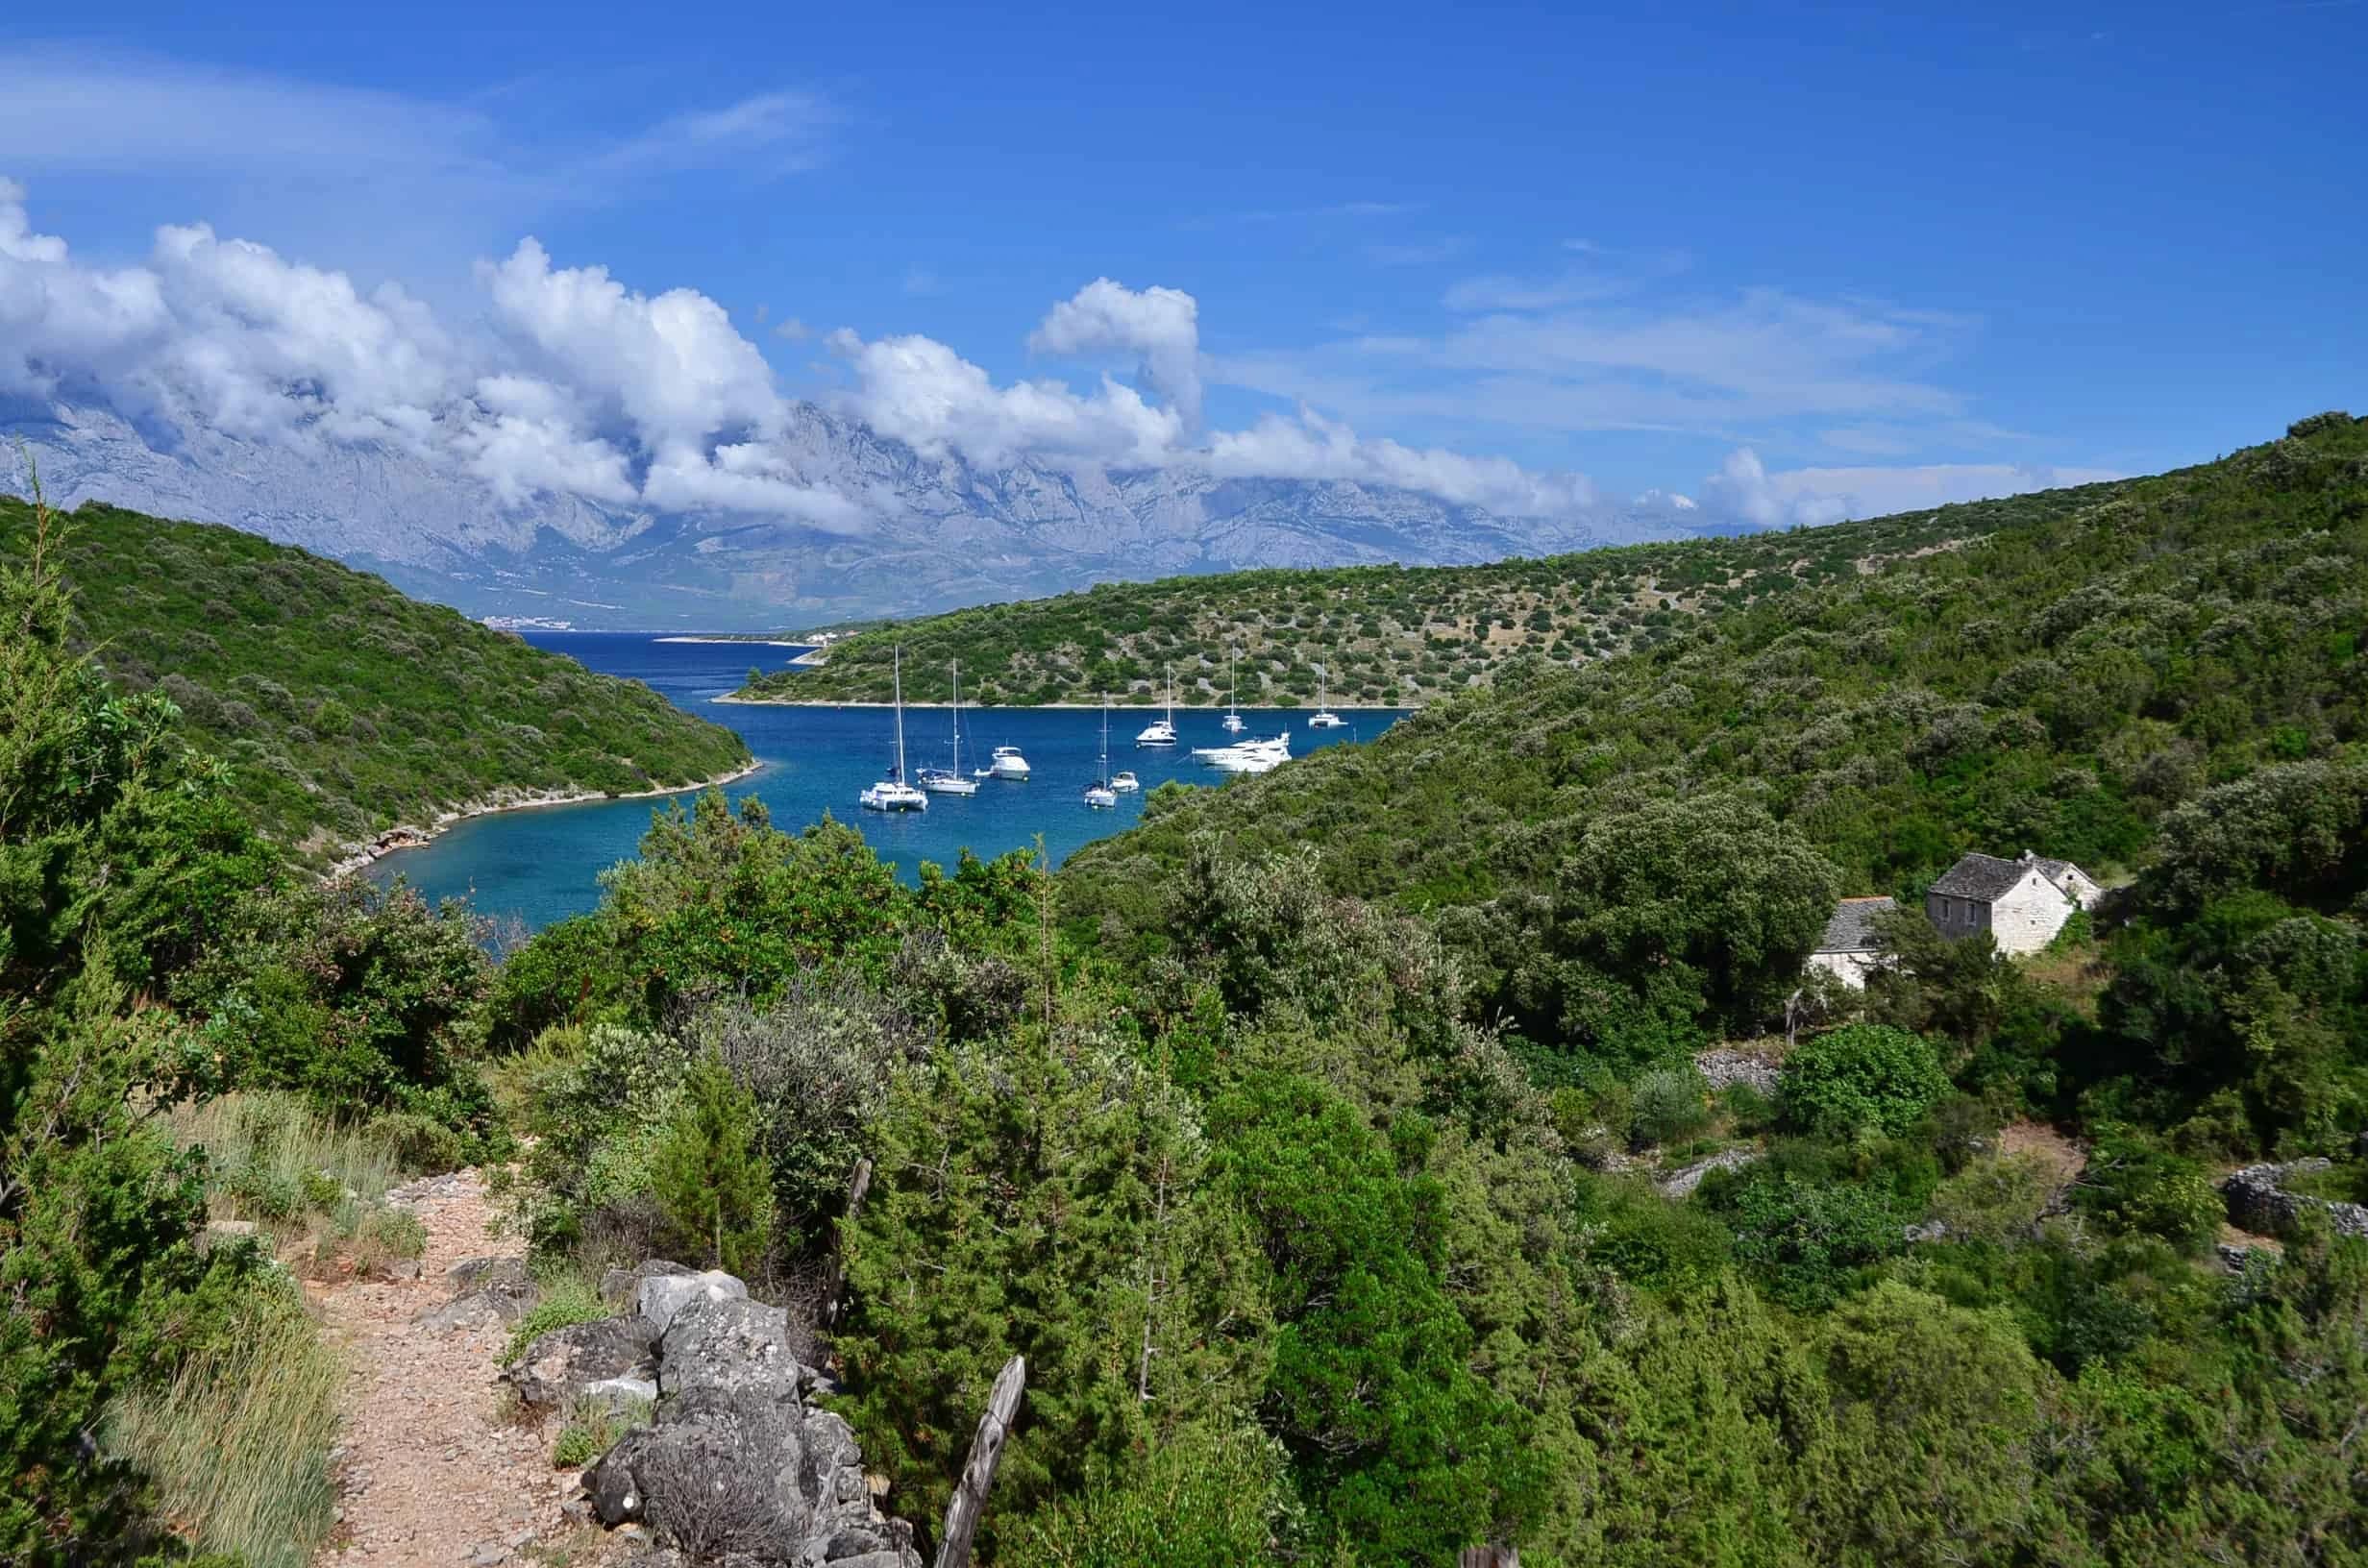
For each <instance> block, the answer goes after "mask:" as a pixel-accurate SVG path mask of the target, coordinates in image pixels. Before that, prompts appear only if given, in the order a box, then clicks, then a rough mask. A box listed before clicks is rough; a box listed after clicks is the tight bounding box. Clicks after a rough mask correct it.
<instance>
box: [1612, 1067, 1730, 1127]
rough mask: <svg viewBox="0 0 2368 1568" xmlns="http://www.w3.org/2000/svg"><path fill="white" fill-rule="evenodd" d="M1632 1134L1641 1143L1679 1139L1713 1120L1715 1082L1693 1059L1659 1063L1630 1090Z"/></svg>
mask: <svg viewBox="0 0 2368 1568" xmlns="http://www.w3.org/2000/svg"><path fill="white" fill-rule="evenodd" d="M1629 1104H1630V1106H1631V1107H1632V1108H1633V1118H1634V1119H1633V1120H1632V1121H1631V1123H1630V1131H1631V1134H1632V1136H1634V1138H1635V1139H1636V1140H1637V1141H1638V1142H1640V1143H1675V1142H1678V1141H1680V1140H1682V1139H1688V1138H1690V1137H1692V1136H1693V1135H1694V1134H1696V1133H1698V1132H1700V1131H1701V1130H1702V1129H1703V1128H1705V1127H1707V1126H1709V1125H1710V1124H1711V1086H1710V1084H1709V1083H1708V1081H1706V1080H1705V1079H1704V1078H1703V1076H1702V1073H1701V1071H1700V1069H1698V1068H1696V1067H1695V1066H1693V1065H1692V1064H1691V1063H1688V1064H1687V1065H1686V1066H1682V1067H1655V1068H1654V1069H1653V1070H1652V1071H1650V1072H1647V1073H1645V1074H1643V1075H1642V1076H1640V1078H1638V1079H1637V1081H1636V1083H1635V1084H1634V1085H1633V1086H1631V1088H1630V1090H1629Z"/></svg>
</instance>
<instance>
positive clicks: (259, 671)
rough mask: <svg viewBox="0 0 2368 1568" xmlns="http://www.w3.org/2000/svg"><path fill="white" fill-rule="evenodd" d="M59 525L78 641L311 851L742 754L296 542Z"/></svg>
mask: <svg viewBox="0 0 2368 1568" xmlns="http://www.w3.org/2000/svg"><path fill="white" fill-rule="evenodd" d="M64 524H65V533H64V551H65V555H64V569H65V571H66V572H67V574H68V575H69V576H71V577H72V579H73V580H74V582H75V584H76V587H77V589H78V598H77V600H76V602H75V614H76V635H77V639H78V642H79V643H80V645H81V646H83V647H86V648H89V649H93V650H94V651H95V652H96V654H97V657H98V660H99V663H100V664H101V666H102V667H103V668H104V669H105V671H106V673H107V674H108V675H109V676H110V677H111V679H112V680H113V681H114V682H115V683H116V685H117V686H118V687H120V688H122V689H124V690H127V691H133V692H138V691H146V690H149V689H151V688H154V689H155V690H157V691H160V692H161V693H163V694H164V695H165V696H166V697H168V698H171V699H172V700H173V702H174V703H175V704H176V705H178V706H179V708H180V709H181V721H180V722H181V727H182V729H183V731H184V733H185V735H186V736H187V738H188V739H189V740H190V741H192V742H193V743H195V745H196V746H197V747H199V748H200V749H202V750H204V751H207V752H210V753H212V754H213V755H215V756H218V757H220V758H221V759H223V760H224V762H225V763H226V764H227V765H228V766H229V768H230V769H231V772H232V774H233V788H234V794H235V795H236V796H237V797H238V798H239V800H240V801H241V802H242V803H243V804H244V806H245V807H246V809H247V811H248V812H249V814H250V815H251V817H252V818H253V820H254V821H255V822H256V823H257V825H258V826H259V827H260V828H261V829H262V831H263V832H264V833H265V834H266V835H267V836H268V837H269V838H271V839H272V840H273V841H275V842H277V843H279V844H281V845H286V846H288V847H289V848H291V849H293V850H294V851H295V852H297V853H298V854H299V855H301V856H303V857H304V858H306V859H307V860H308V861H310V862H312V863H315V864H320V863H324V862H326V861H327V860H329V859H331V858H333V856H334V855H335V854H336V853H337V852H338V850H339V848H340V846H343V845H353V844H356V843H358V842H365V841H367V840H369V839H371V838H372V837H374V836H375V835H377V834H378V833H380V832H382V831H383V830H385V829H386V828H388V827H391V826H393V825H395V824H397V823H404V822H408V823H413V824H419V825H425V824H427V823H430V822H432V821H433V820H434V819H435V817H436V815H437V814H438V813H440V812H445V811H451V810H455V809H457V808H460V807H462V806H465V805H468V804H470V803H472V802H481V801H484V800H486V799H488V798H489V797H492V796H495V795H496V794H497V792H501V793H504V794H509V793H519V792H537V793H553V792H555V793H576V792H600V793H604V794H626V793H629V792H632V791H637V790H647V789H651V788H654V787H659V786H668V785H680V784H691V783H697V782H699V781H701V780H704V779H709V778H715V777H718V776H721V775H723V774H725V773H728V772H731V771H732V770H734V769H736V768H738V767H741V766H742V765H744V764H745V763H746V762H747V761H748V748H747V747H745V746H744V745H743V744H742V743H741V741H740V739H739V737H738V736H736V735H734V734H732V733H731V732H730V731H729V730H727V729H724V728H722V727H720V726H718V725H715V724H710V723H705V722H703V721H702V720H699V719H694V718H692V717H690V716H689V715H687V714H684V713H683V712H681V711H680V710H679V709H678V708H676V707H675V706H674V705H673V704H671V703H669V702H667V701H666V700H665V699H664V698H661V697H659V696H658V695H657V694H656V693H654V692H652V691H651V690H650V689H649V688H648V687H646V686H643V685H640V684H639V683H638V682H634V681H626V680H618V679H615V678H613V677H611V676H606V675H595V674H590V673H588V672H587V671H585V670H584V669H583V668H582V667H581V666H580V665H579V664H577V663H576V662H575V661H574V660H572V659H566V658H561V657H559V656H557V655H555V654H551V653H546V652H543V651H541V650H540V649H534V648H530V647H529V646H528V645H527V644H526V643H524V642H522V641H521V640H519V639H518V638H516V637H514V636H510V635H508V634H506V633H503V632H497V631H493V630H490V629H488V628H486V627H484V626H481V625H478V624H477V623H475V622H473V621H470V620H467V619H466V618H464V617H462V616H461V615H459V614H458V613H457V612H456V611H453V610H449V609H445V608H443V607H442V606H440V605H434V604H426V603H422V602H420V601H419V600H412V599H407V598H406V597H405V596H404V595H402V594H401V593H398V592H397V591H396V590H395V589H393V588H391V587H389V586H388V585H387V584H386V583H385V582H384V581H382V579H380V578H378V577H375V576H365V575H363V574H361V573H358V572H354V571H350V570H348V569H347V568H345V567H342V566H339V565H337V564H336V563H335V562H333V561H328V560H324V559H322V558H321V557H319V556H317V555H312V554H308V553H307V552H306V551H301V550H292V549H289V548H287V547H285V546H282V545H275V544H272V543H271V542H270V541H268V540H265V539H260V538H258V537H257V536H255V535H253V534H250V533H242V532H239V531H238V530H236V529H234V528H225V527H211V526H209V525H204V524H194V523H170V522H165V521H162V520H160V519H158V518H153V517H146V516H143V515H141V514H139V513H137V512H128V511H120V510H117V509H115V508H112V507H108V506H101V505H97V504H95V503H94V504H90V505H86V506H84V507H82V508H81V509H80V510H78V511H76V512H74V513H73V514H72V515H71V516H70V517H68V518H66V519H65V520H64ZM31 527H32V508H31V507H30V506H29V505H27V504H26V503H25V502H19V501H15V500H12V499H8V498H0V551H5V552H6V553H7V554H8V555H9V556H10V557H11V558H21V557H22V555H23V552H24V551H25V550H26V548H27V545H28V542H29V540H30V537H31Z"/></svg>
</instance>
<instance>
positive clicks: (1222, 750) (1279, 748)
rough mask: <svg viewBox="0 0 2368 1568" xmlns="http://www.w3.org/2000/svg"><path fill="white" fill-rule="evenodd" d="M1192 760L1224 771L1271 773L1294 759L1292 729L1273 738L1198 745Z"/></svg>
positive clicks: (1206, 766)
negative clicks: (1292, 756)
mask: <svg viewBox="0 0 2368 1568" xmlns="http://www.w3.org/2000/svg"><path fill="white" fill-rule="evenodd" d="M1193 760H1194V761H1196V762H1197V763H1199V764H1200V765H1201V766H1202V767H1204V768H1214V769H1216V770H1217V771H1218V772H1223V773H1263V772H1270V771H1272V770H1273V769H1276V768H1280V767H1281V766H1282V765H1283V764H1284V763H1286V762H1289V761H1290V760H1291V732H1290V731H1289V730H1285V731H1284V732H1283V733H1282V734H1280V735H1277V736H1275V737H1274V738H1273V739H1271V740H1265V741H1236V742H1235V743H1234V744H1233V745H1231V746H1204V747H1196V749H1195V750H1194V751H1193Z"/></svg>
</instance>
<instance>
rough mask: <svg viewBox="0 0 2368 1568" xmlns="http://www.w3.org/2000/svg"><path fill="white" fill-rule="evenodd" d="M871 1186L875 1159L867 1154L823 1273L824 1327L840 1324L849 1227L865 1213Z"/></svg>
mask: <svg viewBox="0 0 2368 1568" xmlns="http://www.w3.org/2000/svg"><path fill="white" fill-rule="evenodd" d="M871 1190H872V1159H871V1156H869V1155H865V1156H864V1157H862V1158H861V1159H858V1160H857V1161H856V1162H855V1168H854V1171H853V1173H852V1174H851V1175H850V1176H849V1177H848V1178H847V1212H846V1213H843V1214H841V1215H840V1216H839V1227H838V1233H837V1237H836V1238H835V1239H834V1240H833V1241H832V1243H831V1247H830V1270H829V1272H828V1273H826V1274H825V1275H824V1276H823V1327H825V1328H826V1329H829V1328H836V1327H838V1322H839V1297H840V1294H841V1292H843V1291H844V1290H845V1289H846V1288H847V1227H848V1226H850V1225H851V1224H853V1223H854V1220H855V1216H856V1215H857V1214H860V1213H863V1200H864V1197H865V1195H866V1194H867V1193H869V1192H870V1191H871Z"/></svg>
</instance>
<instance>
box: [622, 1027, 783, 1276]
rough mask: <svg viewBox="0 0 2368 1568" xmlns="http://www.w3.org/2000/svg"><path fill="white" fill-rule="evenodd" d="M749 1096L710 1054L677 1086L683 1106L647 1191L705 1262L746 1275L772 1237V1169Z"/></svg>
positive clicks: (655, 1163) (759, 1260)
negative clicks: (702, 1253) (650, 1191)
mask: <svg viewBox="0 0 2368 1568" xmlns="http://www.w3.org/2000/svg"><path fill="white" fill-rule="evenodd" d="M762 1136H763V1128H762V1126H761V1124H760V1121H759V1118H758V1115H757V1112H756V1101H755V1098H754V1097H753V1096H752V1095H751V1094H750V1093H749V1091H748V1090H745V1089H742V1088H741V1087H740V1086H739V1085H738V1084H735V1083H733V1082H732V1078H731V1074H730V1073H729V1072H728V1071H726V1070H725V1067H724V1065H723V1063H722V1062H721V1061H719V1060H718V1059H716V1058H715V1057H714V1056H712V1055H710V1056H706V1057H703V1058H701V1059H700V1060H699V1062H697V1063H696V1064H694V1065H693V1066H692V1068H691V1070H690V1073H689V1075H688V1076H687V1077H685V1079H684V1080H683V1085H682V1100H681V1104H680V1105H679V1106H678V1108H677V1109H676V1111H675V1115H674V1118H673V1120H672V1121H671V1122H670V1123H669V1124H668V1126H667V1129H666V1137H665V1139H664V1141H662V1142H661V1143H660V1144H659V1145H658V1150H657V1154H656V1157H655V1159H654V1161H653V1168H652V1171H651V1176H650V1186H651V1190H652V1191H653V1192H654V1194H655V1195H656V1198H657V1202H658V1207H659V1209H660V1210H661V1211H662V1212H663V1213H665V1215H666V1218H667V1220H668V1222H669V1223H671V1224H672V1225H673V1226H674V1227H675V1228H676V1229H677V1230H678V1231H680V1232H681V1233H682V1235H683V1237H684V1238H685V1239H686V1240H688V1241H691V1242H693V1243H695V1244H696V1245H698V1246H699V1247H701V1248H703V1250H704V1252H705V1254H706V1257H707V1261H708V1262H709V1263H711V1264H714V1265H716V1266H719V1267H723V1268H727V1269H729V1270H731V1271H732V1272H733V1273H735V1274H747V1273H749V1272H751V1271H752V1270H753V1269H755V1268H757V1267H758V1266H759V1265H761V1264H762V1263H763V1262H764V1260H765V1252H766V1248H767V1245H768V1243H769V1242H770V1240H771V1238H772V1234H773V1171H772V1167H771V1166H770V1165H769V1164H767V1163H766V1160H765V1157H764V1154H763V1152H762V1151H763V1145H762V1142H761V1139H762Z"/></svg>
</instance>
